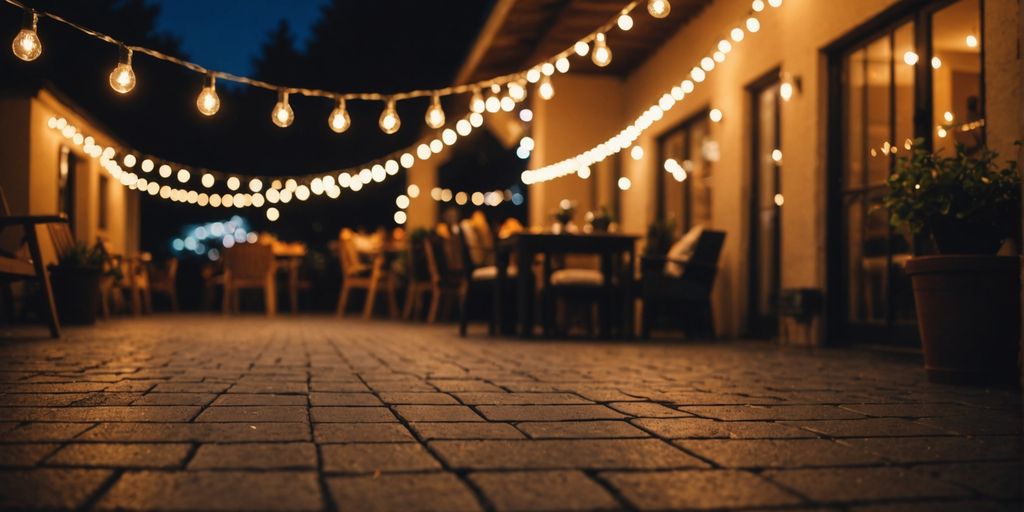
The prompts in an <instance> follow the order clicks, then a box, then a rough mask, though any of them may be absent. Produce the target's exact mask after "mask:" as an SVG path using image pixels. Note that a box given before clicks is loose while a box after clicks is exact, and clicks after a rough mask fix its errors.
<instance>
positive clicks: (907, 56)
mask: <svg viewBox="0 0 1024 512" xmlns="http://www.w3.org/2000/svg"><path fill="white" fill-rule="evenodd" d="M918 59H920V57H918V55H917V54H916V53H914V52H912V51H908V52H906V53H904V54H903V63H904V64H906V65H908V66H913V65H915V64H917V61H918Z"/></svg>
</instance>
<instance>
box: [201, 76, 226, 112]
mask: <svg viewBox="0 0 1024 512" xmlns="http://www.w3.org/2000/svg"><path fill="white" fill-rule="evenodd" d="M196 108H197V109H199V113H200V114H202V115H204V116H212V115H214V114H216V113H217V111H218V110H220V96H217V77H216V76H214V75H213V74H210V75H207V77H206V84H205V85H204V86H203V90H201V91H199V96H198V97H197V98H196Z"/></svg>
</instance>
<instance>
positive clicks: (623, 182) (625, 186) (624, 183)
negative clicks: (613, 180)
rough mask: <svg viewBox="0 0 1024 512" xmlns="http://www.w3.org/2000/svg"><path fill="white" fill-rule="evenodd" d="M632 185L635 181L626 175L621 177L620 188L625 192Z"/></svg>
mask: <svg viewBox="0 0 1024 512" xmlns="http://www.w3.org/2000/svg"><path fill="white" fill-rule="evenodd" d="M632 186H633V182H632V181H630V180H629V178H627V177H625V176H623V177H621V178H619V190H621V191H623V192H625V191H627V190H629V188H630V187H632Z"/></svg>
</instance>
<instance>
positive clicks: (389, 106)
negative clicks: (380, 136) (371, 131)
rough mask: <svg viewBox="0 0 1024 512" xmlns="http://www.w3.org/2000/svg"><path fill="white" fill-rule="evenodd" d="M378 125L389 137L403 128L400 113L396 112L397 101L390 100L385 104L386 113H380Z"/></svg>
mask: <svg viewBox="0 0 1024 512" xmlns="http://www.w3.org/2000/svg"><path fill="white" fill-rule="evenodd" d="M377 124H378V125H379V126H380V130H381V131H382V132H384V133H386V134H388V135H392V134H394V133H395V132H397V131H398V129H399V128H401V127H402V120H401V119H400V118H399V117H398V112H397V111H396V110H395V100H393V99H389V100H388V101H387V103H385V104H384V111H383V112H381V113H380V119H378V120H377Z"/></svg>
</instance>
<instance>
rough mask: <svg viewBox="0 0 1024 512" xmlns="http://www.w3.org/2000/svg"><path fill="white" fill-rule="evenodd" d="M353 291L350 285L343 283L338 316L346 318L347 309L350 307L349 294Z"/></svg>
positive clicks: (339, 295) (339, 297)
mask: <svg viewBox="0 0 1024 512" xmlns="http://www.w3.org/2000/svg"><path fill="white" fill-rule="evenodd" d="M350 291H352V290H351V288H350V287H349V285H348V283H342V285H341V292H340V293H339V294H338V316H345V308H347V307H348V296H349V292H350Z"/></svg>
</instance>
